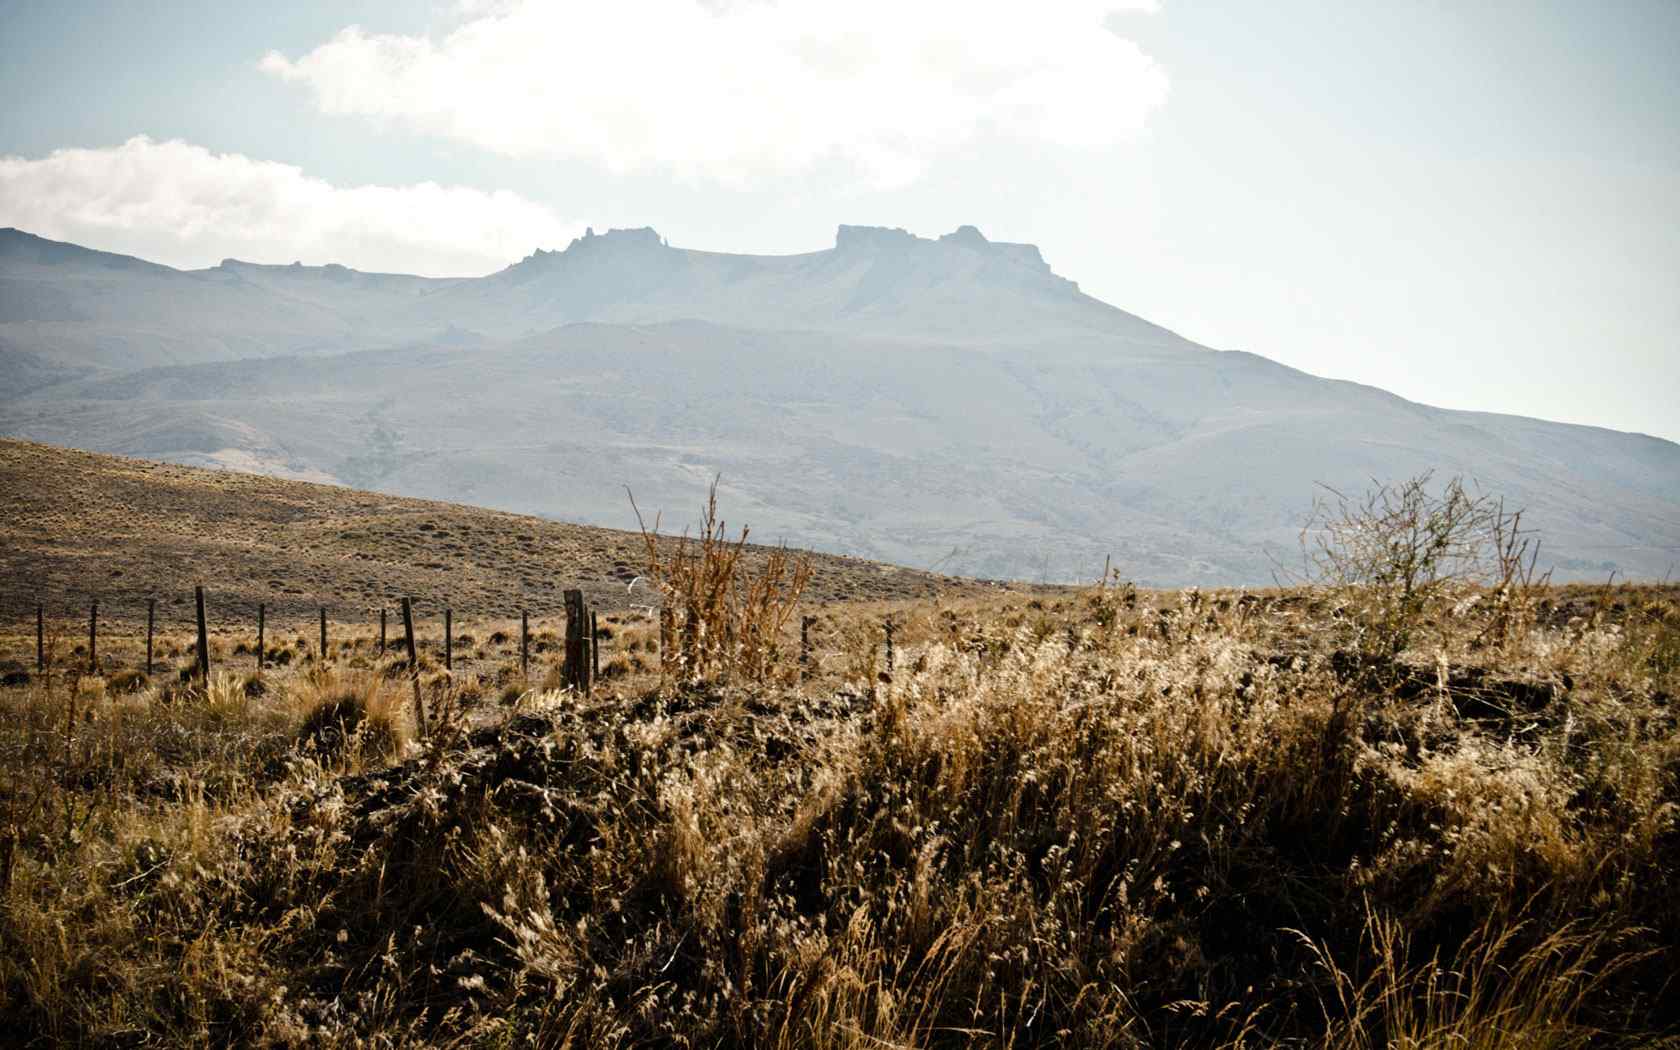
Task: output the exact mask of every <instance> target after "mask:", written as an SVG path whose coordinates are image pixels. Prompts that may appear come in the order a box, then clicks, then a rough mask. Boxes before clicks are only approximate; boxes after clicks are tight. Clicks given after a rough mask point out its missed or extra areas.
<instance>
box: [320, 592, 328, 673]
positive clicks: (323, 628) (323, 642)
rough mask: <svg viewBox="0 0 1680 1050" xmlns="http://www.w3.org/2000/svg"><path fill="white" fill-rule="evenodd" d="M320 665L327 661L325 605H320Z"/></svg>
mask: <svg viewBox="0 0 1680 1050" xmlns="http://www.w3.org/2000/svg"><path fill="white" fill-rule="evenodd" d="M320 662H321V666H323V667H325V666H326V663H327V607H326V606H325V605H323V606H321V661H320Z"/></svg>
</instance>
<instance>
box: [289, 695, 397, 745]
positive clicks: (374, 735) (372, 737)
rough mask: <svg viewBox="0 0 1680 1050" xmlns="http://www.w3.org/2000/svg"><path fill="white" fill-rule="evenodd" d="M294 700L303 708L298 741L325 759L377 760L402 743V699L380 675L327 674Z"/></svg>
mask: <svg viewBox="0 0 1680 1050" xmlns="http://www.w3.org/2000/svg"><path fill="white" fill-rule="evenodd" d="M294 702H295V703H298V704H299V705H300V706H301V708H302V710H303V711H304V714H303V721H302V724H301V725H300V726H299V727H298V742H299V744H300V745H301V746H302V747H303V748H304V749H305V750H307V751H309V752H311V753H313V754H315V755H318V756H320V757H321V759H322V760H324V761H328V762H338V761H344V760H347V759H353V760H355V761H357V762H359V763H362V764H372V763H377V762H382V761H384V760H386V759H389V758H391V757H392V756H393V755H395V754H397V753H398V752H399V751H400V750H401V748H402V745H403V742H404V739H405V733H404V727H403V722H402V715H401V700H400V698H399V697H398V696H397V695H395V694H393V693H391V692H388V691H387V690H386V689H385V688H384V687H383V684H382V683H381V681H380V680H379V679H378V678H376V677H373V676H357V677H353V678H343V679H340V678H336V677H332V678H327V679H325V680H323V681H321V682H319V683H317V684H315V685H313V687H312V688H308V689H305V690H304V691H302V693H301V695H299V696H298V697H297V698H296V700H295V701H294Z"/></svg>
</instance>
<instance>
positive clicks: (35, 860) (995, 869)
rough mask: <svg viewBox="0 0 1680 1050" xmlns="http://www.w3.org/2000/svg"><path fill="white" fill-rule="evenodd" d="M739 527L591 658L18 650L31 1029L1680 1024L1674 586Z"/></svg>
mask: <svg viewBox="0 0 1680 1050" xmlns="http://www.w3.org/2000/svg"><path fill="white" fill-rule="evenodd" d="M730 549H731V548H729V547H728V546H727V545H717V546H713V547H711V548H709V549H708V550H706V551H701V552H695V551H694V550H693V549H691V553H694V554H695V555H696V556H695V557H694V558H692V559H690V560H688V561H686V562H685V561H681V560H675V561H674V560H671V559H670V558H668V557H665V555H669V554H670V553H671V550H670V548H662V560H661V563H660V565H659V567H658V568H655V567H654V566H652V565H649V564H647V561H648V559H647V554H648V553H649V552H648V551H647V550H646V548H643V550H642V551H641V555H640V557H639V558H638V556H637V554H636V552H635V551H634V550H633V549H631V548H626V554H625V560H626V562H627V563H628V564H629V565H630V566H631V567H632V568H637V569H641V568H645V569H647V570H648V571H649V573H650V575H651V576H652V577H653V578H654V579H655V581H656V588H657V590H658V592H659V593H660V594H661V595H662V596H663V597H664V608H666V609H668V610H670V614H669V615H670V617H671V618H670V620H668V621H667V622H666V623H665V624H664V625H663V626H662V625H661V623H660V618H659V616H658V615H657V614H655V613H650V612H649V611H648V610H638V609H620V610H613V611H609V614H608V615H607V616H606V617H605V618H604V620H605V624H606V628H607V629H606V631H604V632H603V633H608V634H610V637H608V638H607V639H605V640H604V641H603V643H602V657H603V661H604V664H605V666H604V667H603V676H602V678H601V680H600V681H599V682H598V683H597V685H596V688H595V689H594V691H593V692H592V693H591V694H589V695H581V694H579V693H578V692H576V691H571V690H567V689H565V688H562V687H561V684H560V683H561V682H563V681H564V678H563V676H562V675H561V674H560V673H559V668H558V666H557V662H556V661H557V659H558V656H557V653H556V652H555V651H554V650H553V649H549V650H545V651H544V652H543V653H542V654H541V658H540V659H539V660H536V661H534V664H533V667H532V670H531V673H530V674H529V675H528V676H526V675H521V674H520V671H519V667H518V662H517V654H516V652H515V648H516V646H515V645H513V644H510V639H509V638H508V637H507V633H508V632H507V624H506V622H501V623H485V624H483V625H480V624H473V625H471V626H470V628H468V629H467V633H469V634H471V635H472V636H473V637H472V638H471V640H470V641H468V640H466V639H460V641H461V644H462V646H463V651H464V652H465V653H467V654H468V655H467V656H466V657H465V660H466V661H467V662H465V663H463V664H462V665H459V666H458V667H457V668H456V670H455V672H454V673H445V672H444V671H442V669H441V668H440V667H439V666H438V655H437V651H436V648H435V645H434V646H428V647H426V648H425V649H424V650H423V652H422V666H421V668H420V669H419V673H418V675H417V676H415V677H414V678H412V679H411V678H410V675H409V672H408V669H407V668H406V666H405V664H404V663H403V661H401V660H399V659H397V658H395V657H394V656H391V655H387V656H384V657H381V656H380V654H378V653H377V651H376V650H375V648H374V645H373V639H372V636H371V635H370V634H369V632H368V630H367V629H366V626H365V625H362V626H360V627H351V626H346V627H345V628H344V630H343V631H342V632H341V634H335V635H334V637H335V638H338V639H339V640H338V641H337V642H335V643H334V645H333V646H332V651H331V652H330V653H329V655H328V659H326V660H324V661H322V660H319V659H317V658H316V655H315V654H314V652H313V648H312V642H311V638H312V635H311V632H310V629H309V627H310V625H309V624H308V621H307V620H305V621H304V622H305V627H304V628H303V629H301V630H293V629H288V630H286V631H284V632H282V634H281V635H280V636H279V637H276V638H275V639H274V641H275V646H276V648H275V656H276V657H277V658H279V657H280V654H282V653H284V654H288V655H285V656H284V661H285V662H284V663H283V664H282V665H280V667H278V668H277V669H275V670H272V671H270V672H269V673H267V674H265V675H262V676H258V675H256V674H254V673H253V668H252V667H251V666H250V663H249V658H250V656H251V654H250V653H249V652H245V653H240V652H238V651H237V647H238V645H239V644H240V642H241V641H242V640H243V638H244V635H243V633H241V632H240V631H231V632H230V633H228V634H226V635H223V636H219V637H215V638H213V641H212V648H213V650H214V652H213V655H214V656H215V660H216V662H215V664H214V667H215V668H216V670H215V672H214V673H213V675H212V678H211V680H210V681H209V682H196V681H192V680H190V676H188V677H185V678H184V677H183V675H182V674H181V673H180V668H181V667H182V666H183V665H184V664H185V663H186V662H187V661H186V660H185V649H186V647H187V646H188V645H189V644H190V643H189V639H188V638H187V637H186V636H184V635H180V634H178V633H176V632H174V631H173V630H172V631H171V633H169V635H168V636H167V643H166V644H167V645H168V646H169V647H170V648H171V649H172V650H173V651H174V655H172V656H171V657H170V658H169V660H170V662H169V664H168V666H167V669H166V670H165V671H164V672H163V673H160V674H157V675H154V676H153V678H152V679H150V680H146V679H143V678H140V677H138V676H136V675H134V674H133V673H132V669H131V668H129V667H126V666H125V667H124V668H123V669H122V670H117V669H116V668H115V666H113V668H110V669H102V673H100V674H98V675H92V674H88V673H86V669H85V666H84V665H82V664H80V663H79V662H78V661H77V660H75V659H73V658H72V656H71V655H70V654H68V653H64V654H63V655H62V656H61V657H60V658H59V659H57V660H56V662H55V663H54V665H53V669H52V670H50V671H49V672H48V673H47V674H45V675H34V674H31V673H28V672H27V671H25V672H23V673H22V674H19V675H17V676H16V677H15V678H14V679H13V682H14V684H12V685H11V686H10V687H7V688H3V689H0V709H3V711H4V718H3V719H0V1031H4V1032H5V1033H7V1036H8V1037H9V1038H10V1039H11V1040H12V1041H13V1042H16V1043H18V1044H21V1045H39V1046H52V1045H65V1044H70V1045H111V1046H145V1045H165V1046H223V1045H255V1046H326V1047H369V1046H373V1047H381V1046H393V1047H394V1046H508V1047H511V1046H542V1047H788V1048H792V1047H824V1048H848V1050H864V1048H881V1047H958V1046H965V1047H966V1046H983V1047H999V1048H1003V1047H1011V1048H1024V1047H1053V1046H1079V1047H1115V1048H1134V1047H1135V1048H1143V1047H1270V1046H1280V1045H1281V1046H1296V1047H1322V1048H1332V1047H1337V1048H1339V1047H1354V1048H1364V1047H1370V1048H1375V1047H1406V1048H1416V1050H1425V1048H1440V1050H1447V1048H1465V1047H1468V1048H1488V1050H1492V1048H1495V1047H1523V1048H1535V1050H1550V1048H1559V1050H1561V1048H1574V1047H1595V1046H1606V1047H1636V1046H1637V1047H1648V1046H1661V1045H1670V1046H1680V987H1677V986H1676V974H1677V973H1680V727H1677V721H1676V714H1677V712H1676V709H1675V698H1676V696H1677V695H1680V588H1674V587H1654V586H1652V587H1633V586H1616V587H1567V588H1554V587H1549V586H1546V585H1545V584H1544V583H1543V582H1539V581H1532V580H1530V579H1528V578H1527V577H1526V576H1524V575H1522V574H1520V573H1519V574H1517V576H1516V577H1515V578H1514V579H1513V578H1506V579H1503V580H1501V581H1498V582H1496V583H1495V584H1492V585H1490V584H1488V583H1486V582H1485V581H1483V582H1473V581H1470V580H1468V579H1464V578H1456V577H1451V576H1447V577H1439V578H1437V577H1429V576H1416V577H1412V576H1408V577H1407V580H1408V581H1409V582H1407V584H1406V585H1405V586H1404V587H1397V586H1396V585H1395V584H1393V582H1392V580H1387V579H1386V578H1384V579H1379V580H1377V582H1371V581H1369V580H1368V581H1366V582H1364V583H1362V584H1337V585H1330V584H1325V583H1322V582H1321V583H1319V584H1316V585H1313V586H1302V587H1300V588H1295V589H1290V590H1275V591H1264V592H1228V591H1219V592H1199V591H1194V590H1190V591H1182V592H1139V591H1137V590H1136V589H1134V588H1131V587H1129V586H1127V585H1126V584H1125V583H1124V582H1123V581H1122V580H1120V579H1119V578H1118V577H1116V578H1114V579H1111V580H1108V581H1104V584H1103V585H1102V586H1094V587H1092V588H1089V589H1087V590H1083V591H1060V592H1047V593H1040V594H1028V593H993V594H984V593H975V594H964V593H957V592H947V593H945V594H942V595H937V596H934V597H927V598H918V597H904V598H898V599H893V600H881V601H864V602H857V603H849V604H832V605H828V606H826V607H820V606H817V605H812V604H801V605H795V604H792V602H791V599H792V594H791V593H790V590H789V588H788V587H787V586H786V581H787V580H789V579H791V578H792V577H793V576H794V575H796V574H797V573H798V571H799V566H798V564H797V560H795V562H794V563H792V564H791V565H785V566H782V568H781V570H778V569H777V567H776V564H775V563H774V561H773V560H772V559H768V558H765V559H761V560H759V561H757V562H753V563H748V562H747V561H746V560H745V559H743V560H742V561H740V562H731V561H730V560H729V551H730ZM107 564H108V563H107ZM777 571H782V572H783V573H784V575H782V576H780V577H777V576H776V575H775V573H776V572H777ZM777 580H781V581H783V582H782V583H780V584H778V583H776V581H777ZM767 581H768V582H767ZM1418 581H1421V582H1422V584H1425V585H1421V586H1417V587H1414V586H1412V583H1414V582H1418ZM806 615H814V616H815V617H816V622H815V623H814V624H813V626H812V630H811V638H812V652H811V653H810V659H809V660H808V661H807V662H804V663H802V662H801V660H800V659H799V639H798V625H799V623H800V618H801V617H803V616H806ZM889 619H890V620H891V621H892V623H893V625H894V627H893V652H892V656H891V660H890V662H889V658H888V655H887V652H886V648H885V644H884V642H885V638H884V630H883V623H884V622H885V621H887V620H889ZM486 628H488V629H486ZM543 631H544V632H545V633H546V632H550V631H551V628H550V627H548V626H546V625H545V626H544V627H543ZM662 639H664V640H662ZM429 640H430V641H434V642H435V638H430V639H429ZM544 640H545V641H550V642H552V641H554V640H556V639H554V637H553V635H552V634H551V633H550V634H548V637H547V638H545V639H544ZM61 644H64V645H69V644H73V643H72V641H71V639H69V638H66V639H64V640H63V641H62V642H61ZM118 662H119V663H120V662H121V661H118ZM417 697H418V698H419V702H420V704H421V705H422V706H421V707H420V708H419V709H418V710H417V708H416V706H415V705H416V698H417ZM419 711H423V712H424V713H425V730H424V732H423V731H422V727H421V725H420V723H419V720H418V718H417V717H416V716H417V713H418V712H419Z"/></svg>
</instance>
